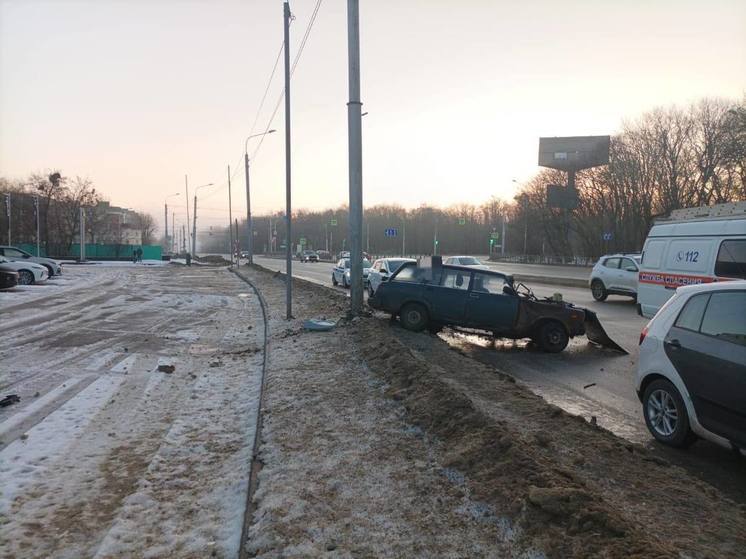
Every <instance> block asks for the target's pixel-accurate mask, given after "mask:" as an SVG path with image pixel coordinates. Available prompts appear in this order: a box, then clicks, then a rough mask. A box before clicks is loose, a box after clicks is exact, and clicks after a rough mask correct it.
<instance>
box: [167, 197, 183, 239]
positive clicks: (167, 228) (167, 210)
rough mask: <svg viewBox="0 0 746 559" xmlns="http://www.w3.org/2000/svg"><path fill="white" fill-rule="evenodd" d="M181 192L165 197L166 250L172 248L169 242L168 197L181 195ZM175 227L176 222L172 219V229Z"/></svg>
mask: <svg viewBox="0 0 746 559" xmlns="http://www.w3.org/2000/svg"><path fill="white" fill-rule="evenodd" d="M180 194H181V192H174V193H173V194H169V195H168V196H166V197H165V198H164V199H163V224H164V225H163V230H164V234H163V236H164V238H165V243H166V250H169V251H170V250H171V245H169V243H168V199H169V198H173V197H174V196H179V195H180ZM173 228H174V222H173V220H172V221H171V229H173Z"/></svg>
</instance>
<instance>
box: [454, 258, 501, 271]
mask: <svg viewBox="0 0 746 559" xmlns="http://www.w3.org/2000/svg"><path fill="white" fill-rule="evenodd" d="M443 264H448V265H450V266H468V267H469V268H476V269H477V270H489V269H490V267H489V266H485V265H484V264H482V263H481V262H480V261H479V260H478V259H477V258H474V257H473V256H449V257H448V258H446V259H445V260H444V261H443Z"/></svg>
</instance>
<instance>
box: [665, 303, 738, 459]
mask: <svg viewBox="0 0 746 559" xmlns="http://www.w3.org/2000/svg"><path fill="white" fill-rule="evenodd" d="M744 317H746V290H744V291H740V290H723V291H716V292H713V293H712V294H711V295H710V294H702V295H695V296H694V297H692V298H691V299H690V300H689V301H688V302H687V304H686V305H685V307H684V309H683V310H682V312H681V314H680V315H679V317H678V318H677V320H676V323H675V324H674V326H673V327H672V328H671V330H670V331H669V332H668V334H667V335H666V338H665V340H664V343H663V347H664V350H665V352H666V355H667V356H668V358H669V359H670V360H671V363H672V364H673V365H674V367H675V368H676V371H677V372H678V373H679V376H680V377H681V380H682V381H683V382H684V384H685V385H686V388H687V390H688V391H689V395H690V396H691V398H692V403H693V405H694V409H695V411H696V412H697V418H698V419H699V422H700V423H701V424H702V426H703V427H704V428H705V429H708V430H709V431H712V432H713V433H715V434H717V435H720V436H721V437H725V438H726V439H728V440H730V441H734V442H737V443H738V444H739V445H746V319H745V318H744Z"/></svg>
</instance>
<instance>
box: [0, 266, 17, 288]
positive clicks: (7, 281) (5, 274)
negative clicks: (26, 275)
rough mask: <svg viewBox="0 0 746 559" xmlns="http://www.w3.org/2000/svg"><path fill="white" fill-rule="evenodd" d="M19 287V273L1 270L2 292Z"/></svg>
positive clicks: (0, 283)
mask: <svg viewBox="0 0 746 559" xmlns="http://www.w3.org/2000/svg"><path fill="white" fill-rule="evenodd" d="M16 285H18V272H11V271H10V270H0V290H1V289H10V288H12V287H15V286H16Z"/></svg>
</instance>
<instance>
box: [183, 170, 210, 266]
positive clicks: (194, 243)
mask: <svg viewBox="0 0 746 559" xmlns="http://www.w3.org/2000/svg"><path fill="white" fill-rule="evenodd" d="M206 186H212V183H211V182H209V183H207V184H202V185H200V186H198V187H197V188H195V189H194V207H192V214H193V215H192V256H197V191H198V190H199V189H200V188H204V187H206ZM187 227H189V223H187Z"/></svg>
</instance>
